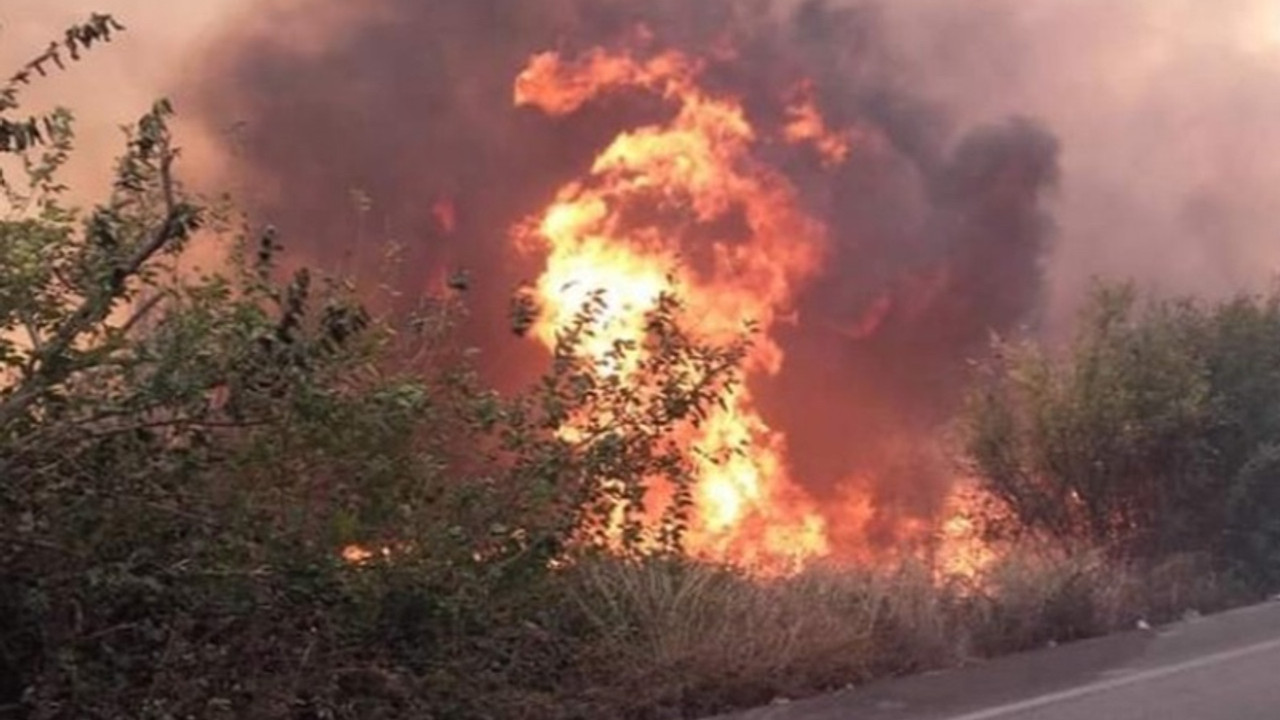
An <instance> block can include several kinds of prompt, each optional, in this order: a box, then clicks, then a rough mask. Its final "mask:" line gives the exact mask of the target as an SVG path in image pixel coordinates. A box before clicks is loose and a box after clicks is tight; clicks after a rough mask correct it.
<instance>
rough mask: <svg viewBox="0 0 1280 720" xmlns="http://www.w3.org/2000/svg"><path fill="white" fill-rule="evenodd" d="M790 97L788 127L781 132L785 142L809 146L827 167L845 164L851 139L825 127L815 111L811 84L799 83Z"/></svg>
mask: <svg viewBox="0 0 1280 720" xmlns="http://www.w3.org/2000/svg"><path fill="white" fill-rule="evenodd" d="M791 95H792V100H791V104H790V105H788V106H787V125H786V127H785V128H784V129H783V136H784V137H785V138H786V140H787V142H789V143H792V144H799V143H805V142H807V143H812V144H813V146H814V148H815V149H816V150H817V151H818V154H819V155H820V156H821V157H822V162H823V164H824V165H827V166H834V165H840V164H841V163H843V162H845V161H846V160H848V159H849V154H850V152H851V151H852V138H851V135H850V133H848V132H836V131H833V130H831V129H830V128H828V127H827V122H826V120H825V119H824V118H823V117H822V113H821V112H819V110H818V105H817V99H816V97H815V93H814V88H813V83H811V82H804V83H800V84H799V85H798V86H796V88H795V90H794V91H792V93H791Z"/></svg>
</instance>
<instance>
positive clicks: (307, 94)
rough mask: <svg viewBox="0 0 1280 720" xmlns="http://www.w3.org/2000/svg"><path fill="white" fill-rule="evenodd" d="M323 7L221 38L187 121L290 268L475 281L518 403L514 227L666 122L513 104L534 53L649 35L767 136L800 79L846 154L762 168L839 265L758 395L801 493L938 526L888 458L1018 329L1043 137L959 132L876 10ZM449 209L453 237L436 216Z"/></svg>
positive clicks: (725, 0) (1036, 293) (460, 0)
mask: <svg viewBox="0 0 1280 720" xmlns="http://www.w3.org/2000/svg"><path fill="white" fill-rule="evenodd" d="M316 4H317V3H309V4H308V3H302V4H294V5H281V6H279V7H278V8H277V9H276V10H275V11H274V13H273V15H272V16H271V22H270V23H269V24H262V23H245V24H243V25H241V26H240V27H239V28H237V29H233V30H231V31H230V32H229V34H228V35H227V37H226V38H225V39H223V40H222V41H220V42H219V43H216V47H217V51H216V53H214V54H212V55H211V56H210V57H209V58H208V61H207V63H206V64H205V65H204V71H203V73H202V76H201V82H200V85H199V92H198V95H197V97H196V104H195V105H194V107H195V109H196V111H197V112H198V113H199V115H200V117H201V118H202V119H203V120H204V121H205V122H206V123H207V124H208V125H209V126H214V127H221V128H233V129H234V131H233V132H232V133H230V134H229V135H228V138H229V139H228V143H229V144H231V145H233V146H234V148H235V156H236V158H238V159H237V161H236V165H235V167H234V168H233V171H232V172H233V174H234V175H235V176H237V178H238V182H239V183H241V186H242V187H244V188H247V189H249V191H250V192H249V193H248V200H249V203H250V208H249V209H250V210H251V211H252V213H253V215H254V216H255V218H258V219H260V220H261V221H263V222H267V221H269V222H271V223H272V224H274V225H275V226H277V227H278V228H279V229H280V231H281V233H282V236H283V237H284V238H285V243H286V246H287V247H290V248H292V249H294V250H295V251H296V253H297V255H298V256H299V257H302V258H305V259H306V260H307V261H308V262H317V263H320V264H322V265H326V266H330V267H339V268H342V269H344V270H348V271H353V272H356V273H358V274H361V275H363V276H364V277H366V278H373V279H376V280H377V281H379V282H383V283H387V284H390V285H393V286H395V287H396V288H397V289H399V290H401V291H402V292H404V293H405V297H406V298H412V297H413V296H414V295H415V293H418V292H423V291H426V290H428V289H430V287H429V286H430V285H431V283H432V282H435V281H438V279H439V278H440V277H442V276H443V274H445V273H450V272H453V271H454V270H457V269H465V270H466V271H468V272H469V273H470V275H471V277H472V278H473V287H472V289H471V291H470V298H471V304H472V308H473V313H474V314H473V318H472V321H471V322H470V324H469V325H468V326H467V329H466V332H467V333H468V335H469V338H468V339H469V340H470V341H471V342H473V343H474V344H476V345H477V346H478V347H480V348H481V349H482V351H483V353H482V355H481V358H482V360H481V362H482V364H483V366H484V369H485V371H486V372H487V373H488V374H489V375H490V377H491V378H492V379H493V380H494V381H495V382H497V383H499V384H500V385H504V386H507V387H509V388H515V387H519V386H520V385H521V383H523V382H526V381H527V380H528V379H529V378H530V377H531V376H532V374H533V373H536V372H537V370H538V368H539V363H538V358H539V355H538V351H537V349H536V348H535V347H533V346H532V345H531V344H530V343H528V342H527V341H524V342H522V341H520V340H518V339H516V338H515V337H513V336H512V334H511V333H510V332H509V331H507V325H506V323H505V321H504V313H505V311H506V309H507V303H508V299H509V297H510V293H511V291H512V290H513V289H514V288H515V286H516V285H517V284H518V283H520V282H521V281H525V280H532V279H534V278H535V277H536V275H537V273H538V272H539V269H540V268H539V266H538V263H537V261H536V259H530V258H527V257H521V256H519V255H518V254H516V253H515V252H514V251H513V249H512V243H511V241H510V237H509V233H510V230H511V228H512V226H513V225H514V224H515V223H517V222H519V221H520V220H522V219H524V218H525V217H527V216H529V215H530V214H532V213H534V212H535V211H537V210H538V209H539V208H541V207H542V206H544V205H545V204H546V203H547V202H548V201H549V200H550V199H551V198H552V197H553V195H554V193H555V191H556V190H557V189H558V188H559V187H560V186H561V185H563V184H564V183H565V182H566V181H568V180H570V179H572V178H573V177H575V176H577V175H579V174H581V173H583V172H584V171H585V170H586V169H587V168H588V167H589V164H590V161H591V160H592V158H593V157H594V155H595V154H596V153H598V152H599V151H600V150H601V149H603V148H604V146H605V145H606V144H607V143H608V142H609V141H610V140H611V139H612V138H613V137H614V136H615V135H616V134H617V133H618V132H620V131H622V130H625V129H629V128H634V127H637V126H639V125H641V124H645V123H650V122H654V121H657V120H661V119H662V118H663V117H665V116H667V115H669V113H670V112H672V109H671V108H669V107H664V105H663V103H661V102H660V101H657V100H656V99H654V98H652V97H646V96H644V95H643V94H641V93H637V94H625V93H624V94H620V95H617V96H615V97H611V98H609V99H607V100H605V101H602V102H599V103H595V104H592V105H591V106H589V107H587V108H584V109H583V110H581V111H579V112H577V113H574V114H573V115H571V116H570V117H567V118H548V117H545V116H543V115H541V114H539V113H536V112H533V111H529V110H521V109H516V108H514V107H513V106H512V88H513V81H514V78H515V77H516V76H517V74H518V73H519V71H520V70H521V69H522V67H523V66H524V64H525V63H526V62H527V60H528V58H529V56H530V55H531V54H533V53H534V52H538V51H543V50H560V51H562V52H566V53H570V54H572V53H574V52H576V51H581V50H585V49H587V48H590V47H594V46H606V47H609V46H614V45H617V44H619V43H622V42H625V41H626V40H627V38H629V37H631V36H632V35H633V34H634V32H635V30H636V28H637V27H638V26H640V25H643V26H644V27H646V28H648V29H649V30H650V31H651V32H652V37H653V38H654V39H653V41H652V42H653V45H654V48H655V49H668V48H671V49H677V50H682V51H685V52H689V53H693V54H697V55H698V56H700V57H703V58H705V59H706V60H707V62H708V66H707V69H706V72H705V78H704V79H705V84H706V85H707V86H708V88H710V89H711V90H712V91H713V92H717V93H727V94H732V95H733V96H735V97H740V98H742V99H743V102H744V105H745V107H746V108H747V109H748V112H749V113H750V114H751V115H752V119H753V121H754V122H756V123H757V124H758V125H759V126H760V127H762V128H765V129H768V128H776V127H778V126H779V124H780V123H781V122H782V121H783V115H782V108H783V103H784V99H785V97H786V93H787V92H788V90H789V89H790V88H792V87H793V86H794V84H795V83H796V82H797V81H799V80H801V79H808V80H811V81H812V82H813V84H814V87H815V89H816V92H817V97H818V104H819V106H820V109H821V110H822V111H823V113H824V115H826V117H827V119H828V120H829V122H830V124H831V125H833V126H835V127H847V128H853V129H854V130H855V132H856V135H855V137H857V138H859V139H858V140H857V141H856V142H855V149H854V154H853V157H852V159H851V160H850V161H849V162H847V163H845V164H844V165H842V166H840V167H839V168H836V169H834V170H829V169H824V168H823V167H822V166H821V163H820V161H819V158H818V157H817V156H816V155H815V154H814V153H813V152H812V151H810V150H806V149H804V148H785V147H774V146H771V147H768V148H765V149H764V150H762V155H763V156H764V159H765V160H766V161H767V162H770V163H771V164H773V165H775V166H776V167H778V168H779V169H781V170H782V171H783V172H784V173H785V174H786V175H787V176H788V177H789V178H791V180H792V181H793V182H794V183H795V185H796V187H797V188H798V189H799V193H800V196H801V202H803V203H804V204H805V206H806V209H807V210H808V212H810V213H811V214H812V215H813V216H814V217H816V218H818V219H820V220H822V221H824V222H825V224H826V226H827V229H828V234H829V243H830V252H829V255H828V258H827V261H826V262H825V264H824V266H823V268H822V270H821V273H820V275H819V276H818V277H817V278H815V279H814V281H813V282H811V283H810V284H809V285H808V286H807V287H806V288H804V291H803V292H802V294H801V296H800V298H799V305H798V307H797V308H796V309H797V310H798V316H797V317H798V322H797V323H795V324H794V325H792V326H789V327H787V328H786V329H785V330H783V331H782V333H781V341H782V345H783V348H784V350H785V351H786V353H787V360H786V363H785V365H784V367H783V369H782V372H781V373H780V374H779V375H778V376H777V377H776V378H773V379H768V380H762V381H759V382H758V383H757V384H758V387H757V388H756V389H757V391H758V394H759V395H760V396H761V397H762V409H763V410H764V412H765V414H766V417H767V419H768V420H769V421H770V422H771V423H772V424H773V425H774V426H775V427H776V428H778V429H780V430H782V431H784V432H785V433H786V434H787V437H788V441H789V445H790V449H791V452H790V458H791V462H792V465H793V468H792V469H793V471H794V472H793V474H794V475H795V477H796V478H797V479H798V480H799V482H801V483H802V484H803V485H804V486H805V487H806V489H808V490H809V491H810V492H811V493H813V494H814V495H816V496H818V497H824V496H830V497H832V498H835V497H839V496H840V495H841V494H842V493H844V492H847V491H849V489H850V485H851V484H857V485H858V488H859V490H860V491H863V492H868V491H869V492H871V493H872V494H873V496H874V497H875V502H876V505H877V507H878V508H879V511H880V520H881V522H880V529H881V530H882V531H883V536H882V537H880V538H879V539H880V540H884V541H889V540H891V539H892V528H893V527H894V526H895V520H896V519H897V518H899V517H901V515H902V514H912V515H919V514H927V513H929V512H930V511H931V510H932V509H934V508H935V506H936V505H937V503H938V502H939V501H940V500H941V498H942V497H943V495H944V491H945V486H946V482H947V479H948V478H949V477H950V475H949V474H948V472H947V469H946V468H944V467H940V466H937V465H935V464H932V460H929V459H926V458H929V457H932V456H930V455H928V454H927V453H924V452H923V451H922V452H921V453H920V457H919V458H915V457H912V456H911V454H910V453H907V454H906V455H904V454H902V453H901V452H898V451H896V450H895V451H894V452H889V451H887V450H886V448H890V447H892V448H898V447H900V446H901V444H902V443H903V442H904V441H905V442H907V443H909V444H910V443H915V444H917V446H918V447H920V448H923V447H924V446H925V445H926V444H927V443H928V442H929V440H928V438H929V437H930V436H931V435H932V434H933V433H935V432H936V429H937V427H938V425H939V424H941V423H943V422H945V421H946V420H947V419H948V417H950V415H951V414H952V413H953V412H954V410H955V408H956V404H957V402H958V400H959V398H960V389H961V388H962V385H963V383H962V381H963V373H964V371H965V368H966V367H967V365H966V360H968V359H970V358H972V357H975V356H977V355H980V354H981V353H982V351H983V349H984V347H985V345H986V343H987V341H988V339H989V337H990V335H991V333H993V332H1000V333H1004V332H1010V331H1014V330H1016V329H1018V328H1019V327H1022V326H1023V325H1027V324H1032V323H1034V321H1035V319H1036V317H1037V312H1038V310H1039V309H1040V308H1041V303H1042V298H1043V290H1044V266H1045V260H1046V258H1047V257H1049V254H1050V252H1051V248H1052V238H1053V221H1052V217H1051V214H1050V213H1049V211H1048V210H1049V207H1050V205H1049V201H1050V199H1051V194H1052V190H1053V189H1054V187H1055V186H1056V183H1057V180H1058V175H1059V167H1058V155H1059V150H1060V148H1059V142H1058V140H1057V139H1056V137H1055V136H1054V134H1053V132H1052V130H1051V129H1050V128H1049V127H1047V126H1046V125H1044V124H1043V123H1041V122H1040V121H1037V120H1036V119H1034V118H1030V117H1024V116H1008V117H992V118H989V119H987V120H985V121H983V122H980V123H974V124H973V125H972V126H969V127H964V126H960V125H958V124H957V123H956V122H955V118H954V117H953V116H952V114H951V113H950V112H949V110H948V108H947V107H945V106H944V105H940V104H938V103H936V102H932V101H930V100H929V98H928V97H926V96H924V95H923V94H921V93H919V92H916V91H915V90H913V87H912V84H911V78H910V75H909V72H908V70H909V68H903V67H900V65H899V63H898V62H897V61H896V60H895V57H894V52H893V51H892V48H889V47H887V46H886V45H885V41H884V38H885V34H884V32H883V30H882V27H883V23H884V22H885V18H884V15H883V13H882V11H881V10H880V9H879V7H878V6H876V5H872V4H867V5H851V4H848V3H842V4H839V5H836V4H832V3H824V2H804V3H794V2H786V3H783V2H778V1H774V0H746V1H744V0H700V2H696V3H690V2H687V0H651V1H650V2H643V3H637V2H630V1H623V0H603V1H602V0H538V1H531V0H433V1H432V2H427V3H424V2H419V1H418V0H381V2H379V3H375V4H373V5H372V9H369V10H368V11H367V12H361V13H355V12H345V13H336V14H332V15H330V16H320V15H317V14H316V13H314V12H313V11H312V9H311V6H314V5H316ZM320 4H323V3H320ZM283 27H287V28H306V37H307V38H309V40H308V41H307V42H306V43H305V47H300V46H299V43H297V42H290V41H289V40H288V39H287V37H286V36H279V37H278V36H277V35H278V32H279V28H283ZM281 37H286V39H280V38H281ZM726 48H727V49H730V50H731V51H730V52H723V50H724V49H726ZM360 198H364V199H363V200H361V199H360ZM445 198H447V199H448V200H449V201H450V202H451V203H453V205H454V210H455V212H454V215H455V217H456V221H457V222H456V226H454V225H453V223H445V222H442V221H441V219H440V216H439V214H438V212H436V210H435V208H436V207H437V204H438V202H439V201H440V200H442V199H445ZM384 240H394V241H396V242H398V243H400V244H401V245H403V247H404V253H405V259H406V262H405V263H403V264H402V265H401V266H399V268H398V269H397V271H396V272H397V276H395V277H387V276H385V274H384V271H382V270H381V269H380V266H379V257H380V255H381V253H382V252H383V250H384V246H383V244H382V241H384ZM836 530H837V534H839V528H837V529H836ZM872 539H873V540H874V539H875V538H872ZM863 540H865V538H864V539H863Z"/></svg>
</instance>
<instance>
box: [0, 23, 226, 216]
mask: <svg viewBox="0 0 1280 720" xmlns="http://www.w3.org/2000/svg"><path fill="white" fill-rule="evenodd" d="M250 4H251V2H250V0H203V1H202V2H199V3H163V2H156V0H59V1H58V2H47V1H46V0H5V2H4V4H3V6H0V74H3V75H4V76H5V77H8V73H9V72H13V71H16V70H17V69H18V68H19V67H20V66H21V65H22V64H23V63H24V62H26V61H27V60H30V59H31V58H32V57H34V56H35V55H37V54H39V53H40V52H42V51H43V50H44V49H45V48H47V47H48V46H49V43H50V42H52V41H54V40H58V39H61V37H62V31H63V30H64V29H66V28H67V27H70V26H71V25H73V24H77V23H81V22H85V21H86V20H87V19H88V18H89V16H90V14H92V13H95V12H106V13H112V14H114V15H115V16H116V18H117V19H119V20H120V21H122V22H124V24H125V25H126V26H127V27H128V31H127V32H125V33H124V34H121V35H118V36H116V38H115V39H114V41H113V42H112V43H110V44H108V45H102V46H98V47H96V48H94V49H93V50H92V51H91V52H90V53H88V54H87V55H86V56H85V59H84V60H83V61H82V62H80V63H75V64H72V65H69V66H68V68H67V70H65V71H58V72H54V73H52V74H51V75H50V76H49V77H47V78H42V79H40V80H39V81H38V82H36V83H34V84H33V85H32V86H30V88H29V89H26V90H24V91H23V94H22V101H23V107H24V110H25V111H26V112H31V113H34V112H43V111H48V110H51V109H53V108H54V107H57V106H65V107H69V108H70V109H71V110H72V111H73V112H76V113H77V124H76V135H77V138H76V142H77V147H78V149H79V150H78V152H77V153H76V154H75V156H74V157H73V159H72V162H71V165H70V167H68V168H67V170H68V172H67V174H66V175H64V178H63V179H64V180H65V181H67V182H68V184H69V185H70V186H71V189H72V191H73V193H74V196H75V198H76V200H77V201H80V202H83V203H89V202H92V201H94V200H98V199H100V198H101V197H102V196H103V194H104V193H105V192H106V191H107V189H108V188H109V187H110V182H111V170H112V160H113V159H114V158H115V157H116V156H118V155H119V154H120V152H122V151H123V149H124V135H123V134H122V133H121V131H120V127H121V126H122V125H126V124H129V123H132V122H134V121H136V120H137V119H138V117H139V116H141V115H142V114H143V113H144V112H146V110H147V109H148V108H149V107H150V106H151V103H152V102H154V101H155V100H157V99H159V98H160V97H161V96H163V95H165V94H167V93H168V92H169V91H170V90H171V89H172V88H174V87H175V86H179V85H181V84H182V82H183V80H184V78H187V77H190V76H191V75H192V74H193V72H194V69H193V66H194V65H195V64H197V63H198V62H199V58H200V57H201V56H202V55H203V54H204V53H205V52H207V47H208V45H207V44H208V43H209V42H210V41H212V40H213V39H214V38H215V37H217V36H218V35H219V33H220V32H221V29H222V27H223V24H224V23H225V22H227V21H229V20H230V19H232V18H234V17H236V16H237V14H238V13H239V12H240V11H241V10H242V9H243V8H244V7H245V6H248V5H250ZM184 130H185V132H184V144H185V145H186V148H187V154H188V155H189V156H190V158H189V162H188V163H187V165H188V167H191V166H194V165H198V167H199V170H200V172H201V173H202V174H208V173H211V172H212V171H213V169H214V168H215V166H216V164H217V161H218V157H219V155H220V153H221V148H219V147H218V146H217V144H216V142H215V138H208V137H205V136H204V135H203V134H202V133H201V132H200V129H199V128H198V127H197V126H196V125H194V124H192V125H188V126H186V127H185V128H184Z"/></svg>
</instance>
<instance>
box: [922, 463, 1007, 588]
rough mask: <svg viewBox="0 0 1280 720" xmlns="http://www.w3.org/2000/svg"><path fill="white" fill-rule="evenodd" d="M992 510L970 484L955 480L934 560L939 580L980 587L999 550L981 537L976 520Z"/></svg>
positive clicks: (939, 532)
mask: <svg viewBox="0 0 1280 720" xmlns="http://www.w3.org/2000/svg"><path fill="white" fill-rule="evenodd" d="M991 512H992V508H991V506H990V504H989V503H987V502H986V498H985V497H984V496H983V495H982V494H981V492H980V491H978V490H977V489H976V487H975V485H974V484H973V483H972V482H970V481H958V482H957V483H956V485H955V487H954V489H953V490H952V493H951V496H950V497H949V498H948V501H947V508H946V511H945V513H944V519H943V521H942V524H941V527H940V529H939V531H938V537H937V540H938V546H937V552H936V555H935V558H934V562H935V567H936V568H937V572H938V574H939V576H940V579H947V578H953V579H954V578H959V579H962V580H965V581H968V582H970V583H972V584H977V585H981V584H982V579H983V576H984V574H985V573H986V571H987V569H988V568H990V567H991V565H992V564H993V563H995V562H996V560H998V559H999V556H1000V554H999V551H998V549H997V548H996V547H995V546H993V545H992V544H991V543H990V542H988V541H987V540H986V539H985V538H984V537H983V536H982V532H981V529H980V527H979V519H980V518H982V517H984V516H989V515H990V514H991Z"/></svg>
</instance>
